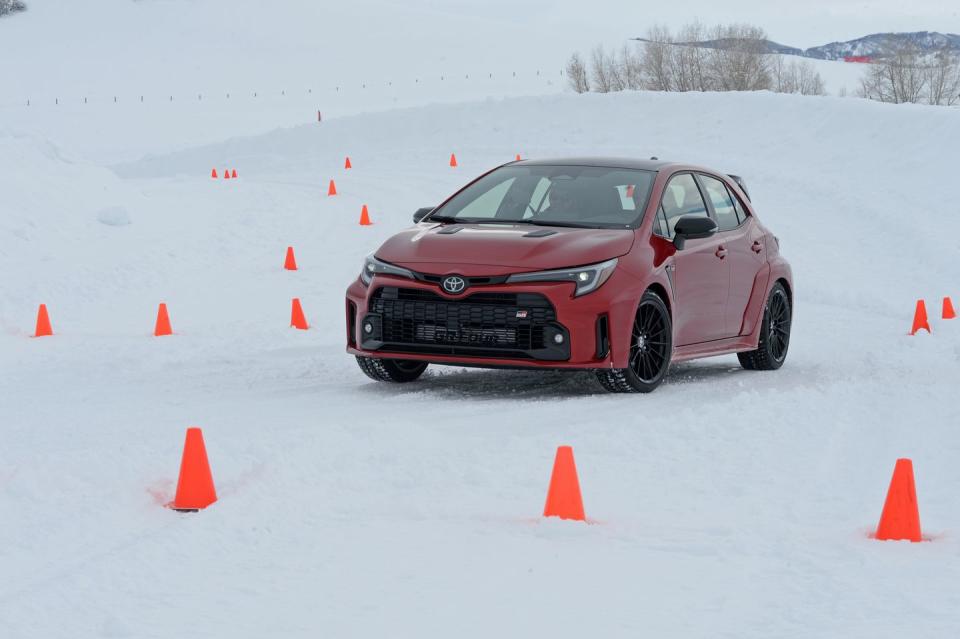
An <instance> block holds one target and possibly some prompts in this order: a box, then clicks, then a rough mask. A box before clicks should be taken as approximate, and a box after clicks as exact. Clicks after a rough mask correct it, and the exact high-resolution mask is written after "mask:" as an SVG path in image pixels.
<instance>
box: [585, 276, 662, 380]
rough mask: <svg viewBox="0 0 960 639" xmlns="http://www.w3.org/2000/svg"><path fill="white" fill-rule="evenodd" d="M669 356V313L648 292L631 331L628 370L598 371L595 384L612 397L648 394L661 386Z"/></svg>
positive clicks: (654, 294) (641, 299) (638, 309)
mask: <svg viewBox="0 0 960 639" xmlns="http://www.w3.org/2000/svg"><path fill="white" fill-rule="evenodd" d="M672 354H673V324H672V322H671V321H670V311H669V310H668V309H667V305H666V304H665V303H664V302H663V300H662V299H660V296H659V295H657V294H656V293H654V292H653V291H647V292H646V293H644V294H643V297H641V298H640V305H639V306H638V307H637V313H636V315H635V316H634V321H633V327H632V328H631V331H630V355H629V360H628V362H629V366H628V367H627V368H605V369H602V370H598V371H597V380H598V381H599V382H600V385H601V386H603V387H604V388H605V389H607V390H608V391H610V392H611V393H649V392H651V391H653V390H654V389H656V388H657V386H659V385H660V383H661V382H663V378H664V377H665V376H666V374H667V370H668V369H669V368H670V357H671V356H672Z"/></svg>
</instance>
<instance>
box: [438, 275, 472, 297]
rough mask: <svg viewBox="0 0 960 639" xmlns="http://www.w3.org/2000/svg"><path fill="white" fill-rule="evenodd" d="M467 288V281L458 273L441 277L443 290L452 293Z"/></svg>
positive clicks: (460, 291) (454, 293)
mask: <svg viewBox="0 0 960 639" xmlns="http://www.w3.org/2000/svg"><path fill="white" fill-rule="evenodd" d="M465 288H467V281H466V280H465V279H463V278H462V277H460V276H459V275H451V276H449V277H445V278H443V290H445V291H446V292H447V293H450V294H452V295H456V294H457V293H462V292H463V289H465Z"/></svg>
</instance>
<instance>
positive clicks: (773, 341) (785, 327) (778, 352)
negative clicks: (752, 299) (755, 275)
mask: <svg viewBox="0 0 960 639" xmlns="http://www.w3.org/2000/svg"><path fill="white" fill-rule="evenodd" d="M792 319H793V309H792V308H791V305H790V296H789V295H787V289H785V288H784V287H783V284H781V283H780V282H777V283H776V284H774V285H773V288H772V289H770V295H769V297H767V303H766V305H765V306H764V308H763V324H762V325H761V326H760V343H759V344H758V345H757V350H755V351H747V352H745V353H737V359H739V360H740V365H741V366H743V367H744V368H745V369H747V370H749V371H775V370H777V369H778V368H780V367H781V366H783V362H784V361H785V360H786V359H787V349H788V348H789V347H790V326H791V323H792Z"/></svg>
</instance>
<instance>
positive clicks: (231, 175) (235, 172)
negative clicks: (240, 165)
mask: <svg viewBox="0 0 960 639" xmlns="http://www.w3.org/2000/svg"><path fill="white" fill-rule="evenodd" d="M230 177H232V178H235V177H237V170H236V169H234V170H233V171H232V172H231V173H230Z"/></svg>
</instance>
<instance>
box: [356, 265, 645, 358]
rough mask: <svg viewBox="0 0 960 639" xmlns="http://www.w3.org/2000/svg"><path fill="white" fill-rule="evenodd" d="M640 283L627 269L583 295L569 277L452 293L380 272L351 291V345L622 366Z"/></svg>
mask: <svg viewBox="0 0 960 639" xmlns="http://www.w3.org/2000/svg"><path fill="white" fill-rule="evenodd" d="M637 286H638V283H637V282H636V280H635V279H634V278H633V277H632V276H630V275H629V274H627V273H625V272H623V271H621V270H620V269H618V270H616V271H614V273H613V275H612V276H611V277H610V279H609V280H608V281H607V282H606V283H605V284H604V285H603V286H601V287H600V288H599V289H597V290H596V291H593V292H592V293H588V294H586V295H583V296H581V297H577V298H574V297H573V290H574V285H573V284H572V283H569V282H537V283H527V284H505V283H498V284H493V285H487V286H475V287H472V288H470V289H469V290H468V291H467V292H466V293H464V294H461V295H448V294H446V293H445V292H444V291H443V290H442V289H441V288H440V287H439V286H437V285H436V284H433V283H430V282H423V281H414V280H409V279H406V278H402V277H396V276H391V275H377V276H375V277H374V279H373V282H372V283H371V284H370V286H369V287H367V286H364V285H363V283H362V282H361V281H360V280H359V279H357V280H356V281H354V283H353V284H351V286H350V287H349V288H348V289H347V300H346V320H347V322H346V324H347V352H348V353H351V354H354V355H362V356H367V357H378V358H393V359H407V360H419V361H427V362H432V363H437V364H451V365H457V364H459V365H466V366H480V367H484V366H488V367H524V368H575V369H584V368H588V369H589V368H610V367H617V368H622V367H625V366H626V358H627V352H628V350H629V347H628V344H627V342H628V341H629V328H630V326H631V324H632V322H633V317H634V314H635V312H636V305H637V301H638V299H639V293H636V292H635V291H637ZM640 290H642V289H640ZM624 328H625V330H626V332H625V333H624Z"/></svg>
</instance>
